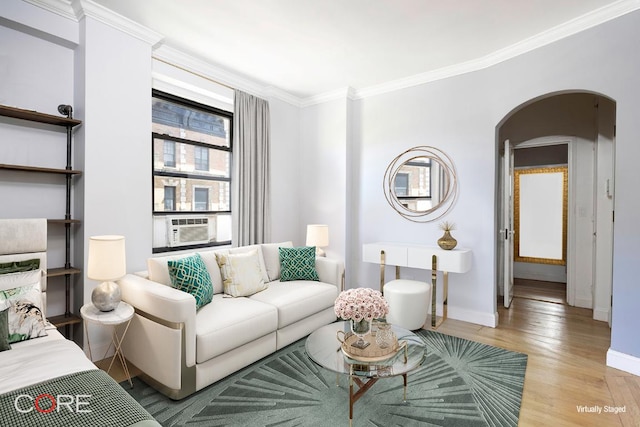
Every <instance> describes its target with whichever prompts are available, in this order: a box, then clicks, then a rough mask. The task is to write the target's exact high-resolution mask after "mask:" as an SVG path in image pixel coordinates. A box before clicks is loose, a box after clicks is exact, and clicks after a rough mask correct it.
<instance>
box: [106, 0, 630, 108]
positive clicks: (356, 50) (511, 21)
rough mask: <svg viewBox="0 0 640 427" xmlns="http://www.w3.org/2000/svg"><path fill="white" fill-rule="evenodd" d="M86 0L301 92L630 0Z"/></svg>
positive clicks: (566, 23)
mask: <svg viewBox="0 0 640 427" xmlns="http://www.w3.org/2000/svg"><path fill="white" fill-rule="evenodd" d="M94 2H95V3H98V4H99V5H102V6H104V7H106V8H108V9H110V10H112V11H113V12H116V13H117V14H120V15H122V16H124V17H126V18H129V19H131V20H133V21H135V22H137V23H139V24H142V25H143V26H145V27H147V28H149V29H151V30H154V31H155V32H157V33H160V34H161V35H162V36H163V40H162V44H163V45H166V46H167V47H172V48H175V49H178V50H180V51H182V52H184V53H187V54H189V55H191V56H192V57H195V58H198V59H200V60H203V61H205V62H207V63H209V64H211V65H214V66H217V67H219V68H223V69H226V70H229V71H232V72H233V73H236V74H238V75H240V76H243V77H248V78H250V79H252V80H254V81H256V82H258V83H260V84H263V85H265V86H274V87H276V88H278V89H280V90H284V91H286V92H288V93H289V94H291V95H294V96H296V97H299V98H308V97H312V96H316V95H319V94H323V93H328V92H331V91H335V90H339V89H340V90H342V89H344V88H346V87H352V88H354V89H355V90H362V89H366V88H371V87H376V86H379V85H383V84H386V83H388V82H393V81H398V80H401V79H407V78H410V77H412V76H416V75H423V74H425V73H433V72H436V71H438V70H440V71H442V70H447V69H454V68H455V67H460V66H461V65H464V64H469V63H473V62H474V61H475V62H477V61H479V60H483V59H486V58H502V57H505V52H509V51H511V52H516V51H518V49H519V51H520V52H522V51H526V50H528V49H531V48H532V47H535V46H534V45H535V43H533V42H532V40H537V41H538V42H537V45H541V44H544V43H545V40H546V42H549V41H553V39H557V38H560V37H564V36H566V35H569V34H571V33H574V32H576V31H579V30H582V29H584V28H588V27H589V26H592V25H596V24H598V23H600V22H603V21H605V20H607V19H611V18H612V17H615V16H616V14H617V15H619V14H621V12H620V10H621V9H622V7H621V6H620V5H621V4H622V3H625V4H627V5H628V4H629V3H630V2H631V1H630V0H617V1H615V0H526V1H525V0H519V1H514V0H145V1H131V0H94ZM637 7H638V6H637V5H636V6H634V8H637ZM627 8H628V6H627ZM626 12H628V10H625V11H624V13H626ZM516 47H518V48H516ZM506 56H508V55H506Z"/></svg>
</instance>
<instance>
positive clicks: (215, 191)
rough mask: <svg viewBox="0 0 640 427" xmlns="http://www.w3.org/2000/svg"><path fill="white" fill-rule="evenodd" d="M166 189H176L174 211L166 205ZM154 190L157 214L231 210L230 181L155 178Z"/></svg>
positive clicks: (171, 177)
mask: <svg viewBox="0 0 640 427" xmlns="http://www.w3.org/2000/svg"><path fill="white" fill-rule="evenodd" d="M166 187H173V188H174V192H175V195H174V202H173V209H168V208H167V204H166V203H165V199H166V190H165V189H166ZM153 188H154V191H153V209H154V211H155V212H171V211H176V212H181V211H182V212H189V211H197V210H206V211H230V210H231V192H230V186H229V182H228V181H210V180H206V179H194V178H180V177H173V176H154V177H153Z"/></svg>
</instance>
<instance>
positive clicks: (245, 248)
mask: <svg viewBox="0 0 640 427" xmlns="http://www.w3.org/2000/svg"><path fill="white" fill-rule="evenodd" d="M254 249H255V250H257V251H258V261H259V262H260V273H261V274H262V280H264V282H265V283H269V281H270V280H269V275H267V267H266V266H265V265H264V256H263V255H262V247H261V246H260V245H249V246H240V247H237V248H231V249H219V250H217V251H216V254H242V253H245V252H250V251H252V250H254Z"/></svg>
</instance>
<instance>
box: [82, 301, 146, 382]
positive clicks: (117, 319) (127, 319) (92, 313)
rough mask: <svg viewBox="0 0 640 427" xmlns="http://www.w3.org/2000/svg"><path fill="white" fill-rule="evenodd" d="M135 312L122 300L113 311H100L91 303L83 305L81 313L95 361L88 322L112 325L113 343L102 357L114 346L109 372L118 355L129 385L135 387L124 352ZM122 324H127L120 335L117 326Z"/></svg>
mask: <svg viewBox="0 0 640 427" xmlns="http://www.w3.org/2000/svg"><path fill="white" fill-rule="evenodd" d="M133 313H134V309H133V307H132V306H131V305H130V304H127V303H126V302H124V301H121V302H120V304H118V307H116V308H115V309H114V310H111V311H100V310H98V309H97V308H96V306H94V305H93V304H91V303H88V304H85V305H83V306H82V308H81V309H80V314H81V315H82V318H83V319H84V320H85V327H84V331H85V336H86V338H87V347H88V348H89V358H90V359H91V361H92V362H93V356H92V354H91V342H90V341H89V327H88V326H89V325H88V323H89V322H91V323H97V324H98V325H102V326H111V327H112V334H111V343H110V344H109V347H107V351H105V353H104V356H103V357H102V358H103V359H104V358H106V356H107V353H109V350H110V349H111V347H112V346H113V349H114V353H113V358H112V359H111V363H109V368H108V369H107V373H109V371H111V367H112V366H113V362H114V361H115V360H116V357H117V358H118V359H119V360H120V364H121V365H122V369H123V370H124V374H125V375H126V376H127V380H128V381H129V385H130V386H131V388H133V382H132V381H131V374H130V373H129V368H128V367H127V361H126V360H125V358H124V355H123V354H122V342H123V341H124V337H125V336H126V335H127V330H128V329H129V325H130V324H131V319H133ZM122 324H125V327H124V330H123V331H122V334H121V335H118V328H117V327H118V326H119V325H122Z"/></svg>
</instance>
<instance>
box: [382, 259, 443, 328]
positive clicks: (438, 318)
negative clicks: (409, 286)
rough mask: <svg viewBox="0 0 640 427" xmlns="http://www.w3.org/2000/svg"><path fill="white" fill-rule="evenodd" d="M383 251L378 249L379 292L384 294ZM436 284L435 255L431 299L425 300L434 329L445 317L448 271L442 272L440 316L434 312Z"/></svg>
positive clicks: (397, 272) (397, 271) (398, 269)
mask: <svg viewBox="0 0 640 427" xmlns="http://www.w3.org/2000/svg"><path fill="white" fill-rule="evenodd" d="M385 258H386V257H385V253H384V251H380V292H382V295H384V284H385V280H384V272H385V266H386V262H385ZM395 267H396V279H400V266H397V265H396V266H395ZM437 284H438V257H437V256H436V255H432V256H431V300H430V301H429V300H427V306H429V305H431V325H430V326H431V329H433V330H435V329H438V328H439V327H440V325H442V322H444V321H445V320H446V319H447V305H448V301H447V300H448V299H449V272H448V271H443V272H442V316H438V315H437V313H436V301H437V298H436V296H437Z"/></svg>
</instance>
